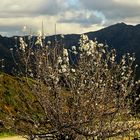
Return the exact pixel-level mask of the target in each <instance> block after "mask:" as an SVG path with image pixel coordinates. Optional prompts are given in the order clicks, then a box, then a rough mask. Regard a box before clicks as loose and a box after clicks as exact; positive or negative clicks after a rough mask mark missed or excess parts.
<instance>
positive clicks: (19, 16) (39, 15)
mask: <svg viewBox="0 0 140 140" xmlns="http://www.w3.org/2000/svg"><path fill="white" fill-rule="evenodd" d="M42 21H43V23H44V30H45V33H46V35H52V34H54V32H55V24H56V26H57V33H60V34H68V33H84V32H88V31H95V30H98V29H101V28H104V27H106V26H109V25H111V24H115V23H118V22H125V23H127V24H139V23H140V0H133V1H132V0H0V34H2V35H4V36H12V35H22V34H25V32H26V33H29V32H30V31H31V32H32V33H36V32H37V31H38V30H40V29H41V23H42ZM25 26H26V29H25ZM25 30H26V31H25Z"/></svg>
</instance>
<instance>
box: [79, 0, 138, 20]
mask: <svg viewBox="0 0 140 140" xmlns="http://www.w3.org/2000/svg"><path fill="white" fill-rule="evenodd" d="M79 2H80V3H81V5H82V8H83V9H88V10H90V11H95V10H96V11H99V12H101V13H102V14H103V15H104V16H105V17H106V19H107V20H111V21H114V22H118V21H123V20H124V19H125V18H134V16H136V17H138V15H140V4H139V3H138V0H134V1H133V2H132V1H130V0H121V1H120V0H118V1H117V0H104V1H103V0H88V1H85V0H79ZM139 20H140V17H139Z"/></svg>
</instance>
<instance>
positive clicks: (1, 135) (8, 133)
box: [0, 132, 16, 138]
mask: <svg viewBox="0 0 140 140" xmlns="http://www.w3.org/2000/svg"><path fill="white" fill-rule="evenodd" d="M11 136H16V135H15V134H14V133H10V132H2V133H0V138H5V137H11Z"/></svg>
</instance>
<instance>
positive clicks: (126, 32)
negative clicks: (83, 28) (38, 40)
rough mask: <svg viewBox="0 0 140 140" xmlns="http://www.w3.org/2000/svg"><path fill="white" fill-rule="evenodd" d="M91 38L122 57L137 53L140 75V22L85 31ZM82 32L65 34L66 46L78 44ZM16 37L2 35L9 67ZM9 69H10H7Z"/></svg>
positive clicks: (0, 47)
mask: <svg viewBox="0 0 140 140" xmlns="http://www.w3.org/2000/svg"><path fill="white" fill-rule="evenodd" d="M85 34H86V35H88V37H89V39H94V38H97V41H98V42H101V43H106V44H107V45H108V46H109V47H110V48H114V49H116V51H117V57H118V58H120V57H121V56H122V55H123V54H125V53H131V54H132V53H135V56H136V63H137V64H138V65H139V68H138V72H137V75H138V77H140V55H139V54H140V24H137V25H127V24H125V23H123V22H121V23H117V24H114V25H111V26H109V27H106V28H103V29H100V30H98V31H91V32H87V33H85ZM56 38H57V40H61V39H62V38H61V35H56V36H55V35H52V36H48V37H46V39H45V41H46V42H47V41H48V40H50V41H51V42H53V41H55V39H56ZM79 38H80V34H66V35H64V39H63V42H64V46H65V47H66V48H70V47H71V46H78V41H79ZM14 43H15V41H14V37H9V38H8V37H2V36H0V59H2V58H3V57H7V58H6V59H8V61H9V60H10V63H8V62H7V63H6V64H7V65H8V66H9V67H11V66H10V65H12V62H11V56H10V51H9V49H10V48H11V47H13V48H14ZM9 69H11V68H9ZM7 71H9V70H7Z"/></svg>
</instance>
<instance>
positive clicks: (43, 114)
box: [0, 35, 140, 140]
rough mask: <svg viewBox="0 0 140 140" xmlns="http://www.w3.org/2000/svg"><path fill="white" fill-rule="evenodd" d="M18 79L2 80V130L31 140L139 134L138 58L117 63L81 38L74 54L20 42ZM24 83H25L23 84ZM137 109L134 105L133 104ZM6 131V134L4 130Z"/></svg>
mask: <svg viewBox="0 0 140 140" xmlns="http://www.w3.org/2000/svg"><path fill="white" fill-rule="evenodd" d="M18 45H19V47H18V48H17V51H16V52H17V54H16V55H15V54H13V49H11V53H12V55H13V57H14V55H15V57H14V59H15V63H16V65H17V69H16V70H15V74H16V77H17V78H12V77H11V76H7V75H5V74H1V77H0V80H1V81H0V82H1V83H2V84H1V88H0V90H1V92H0V97H1V100H0V104H1V108H0V112H1V113H0V120H2V121H1V126H2V127H1V130H3V129H5V130H7V129H8V130H11V131H13V132H14V133H16V134H19V135H23V136H27V138H28V139H30V140H33V139H35V138H37V139H43V138H45V139H54V140H62V139H64V140H65V139H69V140H74V139H76V140H81V139H107V138H110V137H118V136H120V135H122V136H123V135H129V134H132V133H133V134H134V133H135V132H138V130H139V124H140V122H139V119H137V118H136V117H135V116H132V114H131V108H132V107H133V104H134V102H133V100H131V99H130V98H128V97H131V95H133V97H135V90H136V89H137V86H138V82H135V78H134V75H135V66H134V65H133V62H134V61H135V58H134V56H131V55H130V54H126V55H124V56H122V59H121V60H120V62H117V61H116V51H115V50H111V51H108V46H107V45H104V44H99V43H98V42H97V41H96V40H95V41H92V40H89V39H88V37H87V36H86V35H81V38H80V40H79V46H78V47H76V46H72V48H71V50H67V49H65V48H64V46H63V45H62V44H59V42H55V43H54V44H53V43H51V42H48V44H47V45H46V44H44V42H43V36H41V35H39V36H38V37H37V41H36V42H34V41H32V39H31V40H30V42H29V44H26V42H25V41H24V40H23V38H19V44H17V46H18ZM18 77H20V78H18ZM134 105H135V104H134ZM3 131H4V130H3Z"/></svg>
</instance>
